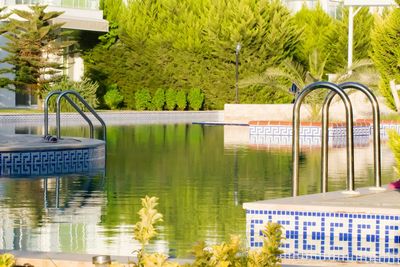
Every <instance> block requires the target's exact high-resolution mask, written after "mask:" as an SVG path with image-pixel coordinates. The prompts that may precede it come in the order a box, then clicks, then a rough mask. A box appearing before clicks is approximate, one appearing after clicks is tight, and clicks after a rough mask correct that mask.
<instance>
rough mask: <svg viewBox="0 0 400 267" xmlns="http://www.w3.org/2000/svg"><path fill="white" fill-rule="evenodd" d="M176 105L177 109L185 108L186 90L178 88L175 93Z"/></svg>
mask: <svg viewBox="0 0 400 267" xmlns="http://www.w3.org/2000/svg"><path fill="white" fill-rule="evenodd" d="M176 106H177V108H178V110H185V108H186V106H187V100H186V92H185V91H183V90H179V91H178V92H177V93H176Z"/></svg>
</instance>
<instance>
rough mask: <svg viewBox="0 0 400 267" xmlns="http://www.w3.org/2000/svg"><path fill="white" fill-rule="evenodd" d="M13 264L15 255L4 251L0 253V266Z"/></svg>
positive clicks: (5, 266) (6, 266) (10, 266)
mask: <svg viewBox="0 0 400 267" xmlns="http://www.w3.org/2000/svg"><path fill="white" fill-rule="evenodd" d="M14 265H15V257H14V255H12V254H9V253H4V254H1V255H0V267H12V266H14Z"/></svg>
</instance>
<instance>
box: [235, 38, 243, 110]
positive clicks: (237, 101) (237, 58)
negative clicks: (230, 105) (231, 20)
mask: <svg viewBox="0 0 400 267" xmlns="http://www.w3.org/2000/svg"><path fill="white" fill-rule="evenodd" d="M240 48H242V45H241V44H240V43H238V44H237V45H236V98H235V103H236V104H238V103H239V52H240Z"/></svg>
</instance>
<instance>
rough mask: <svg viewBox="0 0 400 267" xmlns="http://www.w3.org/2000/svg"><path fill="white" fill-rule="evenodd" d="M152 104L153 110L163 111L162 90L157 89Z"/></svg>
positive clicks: (163, 99)
mask: <svg viewBox="0 0 400 267" xmlns="http://www.w3.org/2000/svg"><path fill="white" fill-rule="evenodd" d="M151 103H152V104H153V105H152V106H153V108H154V110H163V109H164V105H165V91H164V89H162V88H158V89H157V90H156V92H155V93H154V96H153V100H152V101H151Z"/></svg>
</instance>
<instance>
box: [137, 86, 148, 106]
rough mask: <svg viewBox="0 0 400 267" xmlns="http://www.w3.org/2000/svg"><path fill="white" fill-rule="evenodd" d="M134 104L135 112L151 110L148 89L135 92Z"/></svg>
mask: <svg viewBox="0 0 400 267" xmlns="http://www.w3.org/2000/svg"><path fill="white" fill-rule="evenodd" d="M135 104H136V109H137V110H146V109H147V110H149V109H151V95H150V92H149V90H148V89H140V90H138V91H136V93H135Z"/></svg>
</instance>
